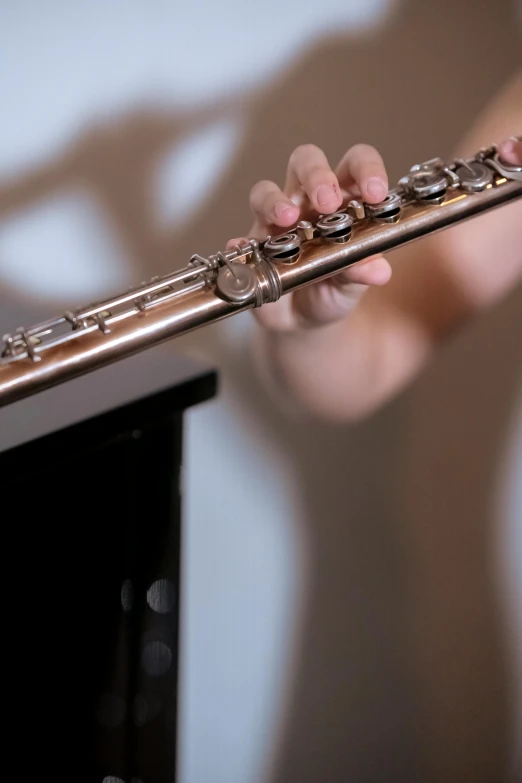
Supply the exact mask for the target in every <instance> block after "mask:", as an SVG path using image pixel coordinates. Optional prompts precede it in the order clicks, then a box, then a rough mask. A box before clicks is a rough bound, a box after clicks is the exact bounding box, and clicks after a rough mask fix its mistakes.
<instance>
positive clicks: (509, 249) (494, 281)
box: [228, 71, 522, 422]
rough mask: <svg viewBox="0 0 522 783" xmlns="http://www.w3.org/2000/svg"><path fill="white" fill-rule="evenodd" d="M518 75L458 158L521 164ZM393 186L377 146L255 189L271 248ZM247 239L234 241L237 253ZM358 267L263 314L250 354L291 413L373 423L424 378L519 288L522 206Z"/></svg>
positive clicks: (257, 229)
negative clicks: (493, 155) (306, 223)
mask: <svg viewBox="0 0 522 783" xmlns="http://www.w3.org/2000/svg"><path fill="white" fill-rule="evenodd" d="M521 132H522V71H521V72H519V73H517V74H516V75H515V77H514V78H513V79H512V80H511V81H510V82H509V83H508V84H507V85H506V86H505V87H504V89H503V90H502V91H501V93H500V94H499V95H498V96H497V97H496V98H495V100H494V101H493V102H492V103H491V104H490V105H488V106H487V107H486V108H485V109H484V111H483V112H482V114H481V115H480V116H479V117H478V118H477V119H476V121H475V124H474V125H473V127H472V128H471V130H470V131H469V133H468V134H467V136H466V137H465V138H464V139H462V140H461V141H460V143H459V144H458V145H457V148H456V150H455V153H454V154H455V156H463V155H469V154H473V153H474V152H475V151H476V150H477V149H479V148H480V147H482V146H488V145H489V144H491V143H492V142H496V143H498V144H499V147H500V153H501V157H502V158H503V159H504V160H505V161H506V162H508V163H515V164H521V163H522V142H517V141H514V140H512V137H513V136H519V135H520V134H521ZM387 190H388V177H387V174H386V169H385V166H384V163H383V160H382V158H381V156H380V155H379V153H378V151H377V150H375V149H374V148H372V147H370V146H368V145H365V144H358V145H356V146H354V147H352V148H350V149H349V150H348V151H347V152H346V154H345V155H344V156H343V158H342V160H341V161H340V162H339V164H338V165H337V166H336V167H335V168H331V166H330V164H329V161H328V159H327V157H326V155H325V153H324V152H323V151H322V150H321V149H319V148H318V147H316V146H314V145H312V144H309V145H304V146H301V147H298V148H297V149H296V150H294V152H293V153H292V154H291V156H290V159H289V161H288V166H287V171H286V180H285V182H284V186H283V188H282V189H280V187H279V186H278V185H277V184H276V183H274V182H268V181H262V182H258V183H257V184H256V185H255V186H254V187H253V188H252V191H251V195H250V205H251V210H252V213H253V216H254V223H253V225H252V227H251V229H250V232H249V234H248V236H250V237H256V238H258V239H263V238H264V237H266V236H267V234H272V235H274V234H277V233H281V232H283V231H285V230H286V229H288V228H290V227H292V226H294V225H295V224H296V223H297V221H298V220H300V219H302V218H310V217H311V218H312V219H313V217H314V216H315V215H317V214H319V213H321V214H329V213H331V212H335V211H336V210H337V209H339V208H340V207H341V206H342V204H343V200H345V199H346V198H348V197H350V198H353V197H359V198H360V197H362V198H363V199H364V200H365V201H367V202H369V203H376V202H379V201H381V200H382V199H383V198H384V197H385V195H386V193H387ZM238 241H240V239H238V238H235V239H232V240H230V242H229V243H228V246H229V247H232V246H233V245H235V244H236V243H237V242H238ZM390 258H391V259H392V264H393V274H392V266H391V265H390V263H389V261H388V260H387V259H386V258H384V257H383V256H373V257H372V258H370V259H368V260H366V261H364V262H361V263H359V264H356V265H354V266H353V267H351V268H350V269H348V270H346V271H344V272H342V273H340V274H339V275H336V276H335V277H333V278H330V279H329V280H326V281H323V282H318V283H315V284H313V285H311V286H308V287H307V288H305V289H302V290H300V291H296V292H293V293H290V294H287V295H286V296H284V297H283V298H282V299H281V300H280V301H279V302H276V303H274V304H269V305H264V306H263V307H262V308H260V309H259V310H255V311H253V312H254V315H255V319H256V322H257V328H256V330H255V335H254V341H253V352H254V358H255V362H256V366H257V368H258V370H259V373H260V377H261V378H262V379H263V380H264V382H265V384H266V386H267V388H268V389H269V391H270V392H271V393H272V394H273V395H274V396H275V397H276V398H277V400H278V402H279V404H281V405H282V406H284V407H285V408H286V409H287V410H288V411H289V412H291V413H294V414H303V413H304V414H306V415H310V416H313V417H315V418H322V419H326V420H329V421H335V422H349V421H355V420H358V419H360V418H362V417H365V416H367V415H369V414H371V413H372V412H373V411H375V410H376V409H377V408H379V407H380V406H382V405H384V404H385V403H386V402H387V401H388V400H389V399H391V398H392V397H393V396H395V395H396V394H397V393H399V392H400V391H401V390H402V389H403V388H404V387H405V386H406V385H407V384H408V383H410V382H411V381H412V380H413V379H414V377H415V376H416V375H417V374H418V373H419V372H420V371H421V370H422V368H423V367H424V366H425V364H426V363H427V362H428V361H429V359H430V357H431V356H432V355H433V352H434V351H435V350H436V349H437V346H439V345H440V344H441V343H442V342H443V341H445V340H447V339H449V338H450V337H451V336H452V335H454V334H455V333H456V332H457V331H458V330H459V329H460V328H461V326H462V325H463V324H465V323H466V322H467V321H469V320H470V319H471V318H472V317H473V316H475V315H476V314H478V313H479V312H480V311H482V310H483V309H485V308H488V307H491V306H493V305H494V304H495V303H496V302H498V301H499V300H500V299H501V298H502V297H504V296H506V295H507V294H508V293H509V292H510V291H511V290H512V289H514V288H515V286H517V285H518V284H520V282H521V281H522V202H520V201H517V202H516V203H514V204H511V205H507V206H505V207H502V208H501V209H499V210H494V211H493V212H492V213H489V214H486V215H483V216H480V217H477V218H474V219H473V220H472V221H469V222H466V223H463V224H460V225H457V226H454V227H452V228H450V229H447V230H445V231H444V232H442V233H440V234H434V235H432V236H430V237H426V238H424V239H423V240H421V241H420V242H417V243H414V244H413V245H410V246H407V247H404V248H400V249H397V250H395V251H394V252H393V254H390Z"/></svg>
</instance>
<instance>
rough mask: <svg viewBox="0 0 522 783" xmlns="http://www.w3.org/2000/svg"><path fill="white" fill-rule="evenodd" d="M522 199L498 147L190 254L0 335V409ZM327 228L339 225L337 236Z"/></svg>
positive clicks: (417, 169)
mask: <svg viewBox="0 0 522 783" xmlns="http://www.w3.org/2000/svg"><path fill="white" fill-rule="evenodd" d="M483 167H484V168H485V169H487V170H488V171H491V175H492V176H491V181H489V182H486V180H487V179H488V177H487V176H486V174H485V173H484V168H483ZM470 169H471V171H470ZM422 178H424V179H422ZM430 178H431V179H430ZM419 179H422V182H423V184H419ZM443 180H444V181H443ZM477 182H480V190H478V191H477V192H475V187H474V186H475V185H476V184H477ZM484 182H485V184H484ZM444 184H445V187H444ZM414 185H415V187H414ZM436 187H439V188H442V193H443V195H442V196H440V195H439V192H438V191H437V190H436ZM425 188H428V190H425ZM520 198H522V166H509V165H507V164H505V163H503V162H502V161H501V160H500V159H499V157H498V152H497V149H496V147H495V146H491V147H489V148H485V149H482V150H480V151H479V152H478V153H477V154H476V155H475V156H474V157H473V158H468V159H466V160H465V161H459V160H455V161H450V162H448V163H446V162H444V161H442V160H440V159H439V158H434V159H433V160H431V161H426V162H425V163H421V164H417V165H415V166H413V167H412V168H411V169H410V172H409V174H408V175H407V176H406V177H403V178H402V179H401V180H400V181H399V184H398V186H397V188H395V189H392V190H391V191H390V192H389V194H388V196H387V197H386V198H385V199H384V200H383V201H382V202H381V203H380V204H373V205H370V204H362V203H360V202H356V201H351V202H350V203H349V204H348V205H347V207H346V212H344V211H343V210H340V212H339V213H338V215H336V216H321V217H320V218H318V221H317V222H316V223H315V224H314V223H311V222H309V221H301V222H300V223H299V224H298V225H297V227H296V229H295V231H294V230H291V231H288V232H286V233H284V234H281V235H280V236H278V237H269V238H267V240H266V241H265V242H258V241H256V240H254V239H250V240H249V241H248V242H246V243H245V244H243V245H241V246H239V245H238V246H237V247H236V248H234V249H233V250H226V251H220V252H218V253H216V254H214V255H211V256H209V257H204V256H200V255H198V254H195V255H193V256H192V257H191V259H190V260H189V262H188V265H187V266H186V267H185V268H183V269H180V270H179V271H177V272H175V273H173V274H171V275H166V276H164V277H161V278H160V277H156V278H153V279H152V280H151V281H149V282H145V283H142V284H141V285H140V286H137V287H136V288H133V289H131V290H130V291H128V292H126V293H123V294H119V295H117V296H115V297H113V298H110V299H106V300H104V301H101V302H97V303H93V304H90V305H88V306H86V307H83V308H80V309H78V310H76V311H67V312H66V313H64V314H62V315H59V316H57V317H56V318H51V319H49V320H47V321H44V322H42V323H39V324H36V325H34V326H31V327H29V328H23V327H20V328H19V329H16V330H15V331H13V332H11V333H10V334H7V335H4V338H3V345H2V353H1V358H0V407H2V406H5V405H8V404H9V403H11V402H14V401H16V400H20V399H23V398H24V397H28V396H30V395H32V394H35V393H37V392H39V391H42V390H44V389H47V388H50V387H52V386H55V385H57V384H59V383H63V382H64V381H66V380H68V379H72V378H77V377H79V376H81V375H84V374H85V373H88V372H90V371H92V370H94V369H96V368H99V367H102V366H105V365H108V364H111V363H112V362H115V361H118V360H120V359H123V358H125V357H127V356H131V355H133V354H136V353H138V352H140V351H143V350H145V349H147V348H150V347H152V346H154V345H158V344H159V343H161V342H164V341H166V340H169V339H172V338H174V337H176V336H178V335H181V334H184V333H187V332H189V331H192V330H194V329H198V328H200V327H203V326H205V325H207V324H210V323H212V322H215V321H218V320H221V319H223V318H227V317H229V316H231V315H234V313H237V312H242V311H244V310H246V309H249V308H256V307H262V306H263V305H264V304H267V303H269V302H275V301H277V300H278V299H279V297H280V296H282V295H283V294H285V293H288V292H290V291H292V290H296V289H298V288H300V287H302V286H304V285H308V284H310V283H313V282H315V281H318V280H322V279H325V278H327V277H329V276H330V275H333V274H336V273H337V272H339V271H341V270H342V269H345V268H346V267H348V266H350V265H352V264H355V263H357V262H358V261H361V260H363V259H365V258H367V257H368V256H371V255H375V254H378V253H386V252H387V251H389V250H392V249H393V248H396V247H399V246H400V245H405V244H408V243H410V242H413V241H415V240H417V239H420V238H421V237H423V236H426V235H427V234H431V233H433V232H435V231H440V230H443V229H446V228H449V227H450V226H452V225H454V224H456V223H458V222H461V221H464V220H469V219H471V218H473V217H474V216H476V215H480V214H481V213H484V212H486V211H489V210H492V209H496V208H498V207H501V206H502V205H504V204H508V203H510V202H512V201H513V200H515V199H520ZM330 229H332V231H333V234H334V235H335V233H337V232H339V231H341V233H342V232H343V231H344V232H345V234H344V236H343V237H342V241H341V242H332V241H331V236H332V234H329V233H328V232H329V231H330ZM325 232H326V233H325Z"/></svg>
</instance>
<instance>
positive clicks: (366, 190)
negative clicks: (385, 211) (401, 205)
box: [336, 144, 388, 204]
mask: <svg viewBox="0 0 522 783" xmlns="http://www.w3.org/2000/svg"><path fill="white" fill-rule="evenodd" d="M336 171H337V177H338V179H339V182H340V183H341V185H342V187H343V188H346V189H347V190H350V188H351V187H353V185H356V186H357V188H358V189H359V191H360V193H361V196H362V198H363V199H364V201H367V202H368V203H370V204H377V203H378V202H379V201H383V199H385V198H386V195H387V194H388V175H387V174H386V168H385V166H384V162H383V159H382V158H381V156H380V155H379V153H378V152H377V150H376V149H375V147H371V146H370V145H369V144H355V145H354V146H353V147H350V149H349V150H348V152H346V153H345V155H344V156H343V158H342V159H341V162H340V163H339V165H338V167H337V170H336Z"/></svg>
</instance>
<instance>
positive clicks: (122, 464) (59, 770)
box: [0, 354, 216, 783]
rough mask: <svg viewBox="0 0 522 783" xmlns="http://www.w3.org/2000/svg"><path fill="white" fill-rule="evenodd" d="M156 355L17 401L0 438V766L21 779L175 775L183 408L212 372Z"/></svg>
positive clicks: (208, 383) (206, 394)
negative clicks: (0, 716)
mask: <svg viewBox="0 0 522 783" xmlns="http://www.w3.org/2000/svg"><path fill="white" fill-rule="evenodd" d="M161 359H162V357H159V356H158V354H156V356H150V357H146V356H145V355H144V356H143V357H142V358H141V359H139V361H138V362H135V363H134V370H133V368H132V367H131V366H130V365H131V362H127V366H126V367H125V368H123V369H122V370H121V371H116V365H114V366H113V368H112V375H111V379H112V380H111V384H112V385H111V389H110V392H107V393H106V394H104V393H102V394H97V395H95V396H94V397H93V396H89V384H87V383H84V384H83V385H82V379H77V381H75V382H73V383H74V389H75V395H73V394H72V389H73V384H72V383H71V384H70V385H69V384H65V385H64V386H63V387H62V388H61V389H60V391H58V388H56V389H55V390H50V391H53V394H52V395H51V394H48V393H42V394H41V395H37V396H35V397H34V398H30V399H29V400H26V401H23V402H21V403H17V404H16V407H17V415H16V416H12V417H11V419H10V421H9V424H10V427H9V431H8V432H6V431H4V432H3V435H4V436H7V435H8V437H5V438H4V442H5V441H10V442H11V443H17V444H18V445H16V446H14V447H13V448H10V449H7V450H4V451H3V452H2V453H1V454H0V470H1V474H0V475H1V476H2V490H3V491H2V496H3V501H2V506H1V519H2V522H3V525H2V528H3V532H4V539H3V543H4V548H3V552H4V569H3V575H4V585H3V592H2V595H3V598H4V601H3V610H4V611H3V623H4V633H5V636H4V651H5V653H4V660H5V664H4V666H5V668H4V672H5V673H6V674H7V675H8V686H7V687H6V688H5V689H4V703H3V707H4V714H5V716H6V717H7V728H5V729H4V744H3V761H4V765H5V766H6V768H15V769H17V770H19V771H22V770H23V777H24V779H28V780H33V779H35V780H37V779H39V778H40V777H41V776H42V775H43V774H47V773H48V774H49V775H50V777H52V779H53V780H55V781H58V780H59V781H62V780H63V781H65V780H67V781H71V780H75V781H93V783H94V782H95V781H96V782H97V783H102V781H104V780H105V783H108V781H110V783H116V781H118V783H119V781H120V780H121V781H124V783H131V782H132V783H138V781H140V782H141V781H143V783H166V782H167V781H168V783H173V781H175V778H176V732H177V670H178V627H179V592H180V542H181V515H182V498H181V491H180V472H181V466H182V456H183V455H182V442H183V412H184V410H186V408H187V407H189V406H192V405H195V404H197V403H199V402H202V401H204V400H206V399H209V398H211V397H212V396H213V395H214V394H215V392H216V375H215V373H214V372H212V371H210V370H208V369H206V368H201V367H199V368H198V367H197V366H196V365H194V364H190V363H185V364H184V366H183V367H182V368H181V367H180V365H179V364H178V366H177V367H170V366H167V367H166V366H165V364H164V363H163V362H162V361H161ZM146 366H147V367H148V372H147V373H146V377H143V376H142V377H138V375H140V374H141V373H142V372H143V371H144V368H145V367H146ZM106 369H109V368H106ZM138 371H140V372H138ZM155 372H156V375H155V376H154V373H155ZM101 375H102V373H101V371H99V377H100V376H101ZM103 376H104V386H105V384H106V383H107V382H108V379H109V373H107V372H105V373H103ZM169 378H170V382H169ZM92 388H98V390H99V389H100V386H99V385H98V386H97V384H96V382H95V379H91V382H90V389H91V390H92ZM105 388H106V386H105ZM44 395H45V396H46V398H47V404H46V400H45V398H44ZM38 398H39V399H38ZM37 401H38V405H36V404H35V403H36V402H37ZM60 401H62V404H61V410H59V411H57V410H56V409H55V407H54V406H56V405H60ZM51 403H53V406H51ZM10 407H11V406H10ZM12 407H13V409H14V406H12ZM28 410H32V411H33V413H34V412H35V411H36V410H38V412H39V414H40V416H39V419H38V421H36V420H35V421H32V420H31V418H29V421H28V420H27V418H25V419H24V412H26V411H28ZM9 411H10V408H5V409H4V410H3V411H2V416H3V417H4V418H3V421H4V423H5V422H6V421H7V418H8V416H9ZM57 421H60V422H61V423H62V424H63V425H64V426H63V428H56V429H55V428H54V427H55V426H56V422H57ZM53 422H54V424H53ZM30 433H32V434H33V436H34V437H31V435H30ZM21 440H22V441H23V442H20V441H21ZM148 596H149V599H150V600H148ZM151 596H152V598H151ZM153 599H154V600H153ZM158 602H159V603H158ZM158 610H161V611H158ZM28 751H29V752H28Z"/></svg>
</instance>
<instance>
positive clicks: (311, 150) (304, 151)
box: [290, 144, 322, 165]
mask: <svg viewBox="0 0 522 783" xmlns="http://www.w3.org/2000/svg"><path fill="white" fill-rule="evenodd" d="M321 154H322V150H321V149H320V148H319V147H318V146H317V145H316V144H300V145H299V146H298V147H296V148H295V150H294V151H293V152H292V154H291V155H290V164H292V165H295V164H296V163H299V162H301V161H303V160H307V159H308V158H315V157H317V155H321Z"/></svg>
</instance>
